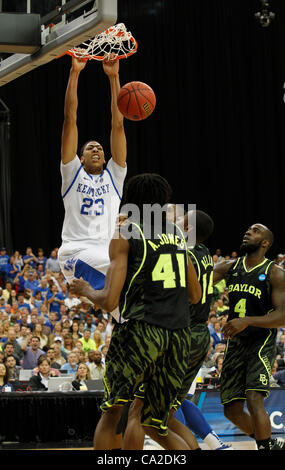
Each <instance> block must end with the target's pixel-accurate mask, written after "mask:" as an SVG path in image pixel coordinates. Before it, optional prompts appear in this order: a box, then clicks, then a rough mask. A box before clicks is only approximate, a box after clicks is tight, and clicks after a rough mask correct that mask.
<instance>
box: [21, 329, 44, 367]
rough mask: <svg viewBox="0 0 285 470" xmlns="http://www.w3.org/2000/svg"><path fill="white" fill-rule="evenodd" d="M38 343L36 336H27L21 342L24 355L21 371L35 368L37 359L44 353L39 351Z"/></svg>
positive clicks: (38, 339)
mask: <svg viewBox="0 0 285 470" xmlns="http://www.w3.org/2000/svg"><path fill="white" fill-rule="evenodd" d="M40 341H41V340H40V338H39V337H38V336H33V335H32V334H29V335H27V336H26V338H25V340H24V341H23V342H22V351H23V353H24V358H23V363H22V367H23V369H34V368H35V367H36V366H37V362H38V359H39V357H40V356H41V355H42V354H44V351H43V350H42V349H40ZM28 344H30V346H28Z"/></svg>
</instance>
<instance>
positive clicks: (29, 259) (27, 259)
mask: <svg viewBox="0 0 285 470" xmlns="http://www.w3.org/2000/svg"><path fill="white" fill-rule="evenodd" d="M23 261H24V265H28V266H29V267H30V268H36V267H37V261H38V260H37V257H36V256H35V255H34V253H33V251H32V248H31V247H30V246H28V247H27V249H26V254H25V255H24V256H23Z"/></svg>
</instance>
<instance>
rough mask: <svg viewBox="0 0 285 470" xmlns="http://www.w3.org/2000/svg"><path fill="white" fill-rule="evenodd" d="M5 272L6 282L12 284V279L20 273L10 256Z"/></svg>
mask: <svg viewBox="0 0 285 470" xmlns="http://www.w3.org/2000/svg"><path fill="white" fill-rule="evenodd" d="M5 270H6V281H10V282H12V283H13V282H14V279H15V277H16V275H17V274H18V273H20V269H19V268H18V266H17V265H16V264H15V258H14V256H11V257H10V259H9V262H8V263H7V264H6V266H5Z"/></svg>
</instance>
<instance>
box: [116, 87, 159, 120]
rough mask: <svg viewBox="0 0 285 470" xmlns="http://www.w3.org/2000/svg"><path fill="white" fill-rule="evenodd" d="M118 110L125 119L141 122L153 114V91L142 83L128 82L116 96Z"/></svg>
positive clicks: (154, 101) (154, 98) (154, 103)
mask: <svg viewBox="0 0 285 470" xmlns="http://www.w3.org/2000/svg"><path fill="white" fill-rule="evenodd" d="M117 103H118V108H119V110H120V112H121V113H122V114H123V116H125V117H126V118H127V119H130V120H131V121H141V120H142V119H146V118H147V117H148V116H150V115H151V113H152V112H153V110H154V108H155V105H156V97H155V94H154V91H153V89H152V88H151V87H150V86H149V85H147V84H146V83H142V82H130V83H126V85H124V86H123V87H122V88H121V90H120V92H119V95H118V101H117Z"/></svg>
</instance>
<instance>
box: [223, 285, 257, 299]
mask: <svg viewBox="0 0 285 470" xmlns="http://www.w3.org/2000/svg"><path fill="white" fill-rule="evenodd" d="M234 291H237V292H248V293H249V294H253V295H255V296H256V297H258V298H259V299H260V297H261V290H260V289H257V288H256V287H255V286H251V285H249V284H230V285H229V286H228V292H234Z"/></svg>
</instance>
